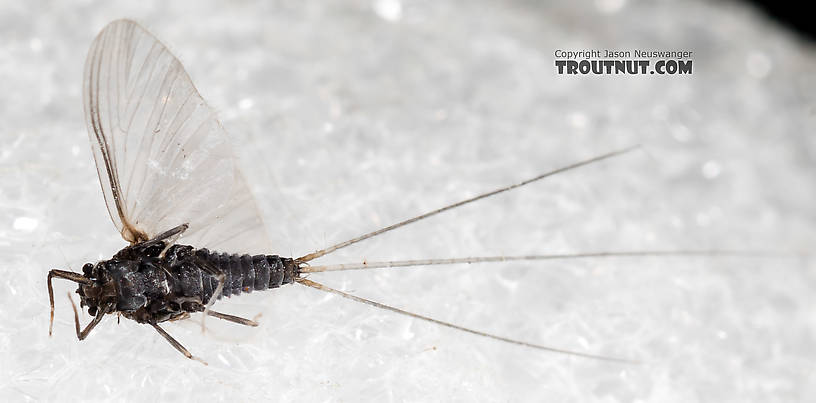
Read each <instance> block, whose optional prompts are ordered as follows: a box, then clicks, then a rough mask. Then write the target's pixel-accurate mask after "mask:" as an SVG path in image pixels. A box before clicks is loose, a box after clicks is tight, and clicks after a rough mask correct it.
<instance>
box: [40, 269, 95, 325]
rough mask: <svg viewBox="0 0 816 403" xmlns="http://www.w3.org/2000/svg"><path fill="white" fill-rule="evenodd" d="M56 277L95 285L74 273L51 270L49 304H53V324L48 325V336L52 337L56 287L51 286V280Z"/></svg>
mask: <svg viewBox="0 0 816 403" xmlns="http://www.w3.org/2000/svg"><path fill="white" fill-rule="evenodd" d="M54 277H56V278H64V279H66V280H71V281H73V282H75V283H79V284H88V285H90V284H93V281H91V280H90V279H88V278H87V277H85V276H83V275H81V274H79V273H74V272H71V271H65V270H56V269H54V270H51V271H49V272H48V302H49V303H50V304H51V322H49V324H48V335H49V336H51V331H52V330H53V328H54V287H53V286H52V285H51V279H53V278H54Z"/></svg>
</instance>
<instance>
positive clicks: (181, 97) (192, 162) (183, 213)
mask: <svg viewBox="0 0 816 403" xmlns="http://www.w3.org/2000/svg"><path fill="white" fill-rule="evenodd" d="M83 95H84V105H85V118H86V122H87V125H88V133H89V135H90V140H91V148H92V150H93V153H94V158H95V160H96V168H97V171H98V174H99V180H100V183H101V185H102V191H103V193H104V196H105V202H106V203H107V207H108V212H109V213H110V216H111V219H112V220H113V223H114V225H115V226H116V227H117V228H118V229H119V231H120V233H121V234H122V237H123V238H124V239H125V240H127V241H129V242H131V243H133V242H139V241H144V240H146V239H149V238H151V237H153V236H154V235H156V234H158V233H161V232H163V231H166V230H168V229H170V228H173V227H175V226H177V225H180V224H183V223H189V225H190V226H189V229H188V230H187V232H185V233H184V234H183V236H182V240H183V242H184V243H189V244H191V245H194V246H197V247H207V248H211V249H216V250H225V251H227V250H228V251H230V252H240V253H262V252H268V248H269V246H270V245H269V241H268V236H267V234H266V230H265V228H264V225H263V221H262V219H261V216H260V214H259V212H258V209H257V206H256V204H255V200H254V198H253V197H252V194H251V193H250V191H249V188H248V186H247V184H246V180H245V179H244V177H243V175H242V174H241V172H240V170H239V169H238V167H237V166H236V163H235V160H234V157H233V154H232V152H231V149H230V144H229V140H228V137H227V133H226V131H225V130H224V128H223V127H222V126H221V124H220V123H219V122H218V120H217V118H216V116H215V114H214V112H213V110H212V109H211V108H210V107H209V106H208V105H207V104H206V103H205V102H204V100H203V99H202V98H201V95H199V93H198V91H197V90H196V88H195V86H193V83H192V81H191V80H190V77H189V76H188V75H187V72H186V71H185V70H184V68H183V67H182V66H181V63H180V62H179V61H178V59H176V57H175V56H173V55H172V54H171V53H170V51H169V50H168V49H167V48H166V47H165V46H164V45H163V44H162V43H161V42H159V40H157V39H156V38H155V37H154V36H153V35H152V34H150V33H149V32H147V31H146V30H145V29H144V28H142V27H141V26H140V25H139V24H137V23H135V22H133V21H129V20H118V21H114V22H112V23H110V24H109V25H108V26H106V27H105V28H104V29H103V30H102V32H100V33H99V35H98V36H97V37H96V39H95V40H94V42H93V44H92V45H91V49H90V51H89V53H88V58H87V60H86V62H85V80H84V94H83ZM180 242H181V241H180Z"/></svg>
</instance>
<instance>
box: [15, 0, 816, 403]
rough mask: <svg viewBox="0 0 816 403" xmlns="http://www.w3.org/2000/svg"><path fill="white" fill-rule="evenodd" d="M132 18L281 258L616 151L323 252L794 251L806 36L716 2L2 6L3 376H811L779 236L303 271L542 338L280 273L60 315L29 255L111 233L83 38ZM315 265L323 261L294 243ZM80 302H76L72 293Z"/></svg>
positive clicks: (72, 385)
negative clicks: (236, 293)
mask: <svg viewBox="0 0 816 403" xmlns="http://www.w3.org/2000/svg"><path fill="white" fill-rule="evenodd" d="M122 17H129V18H134V19H136V20H138V21H140V22H141V23H142V24H143V25H145V26H146V27H147V28H148V29H149V30H151V31H152V32H153V33H154V34H155V35H157V36H158V37H159V38H160V39H161V40H162V41H164V42H165V43H166V44H167V45H168V46H169V47H170V49H171V50H172V51H173V52H174V53H175V54H176V55H177V56H178V57H179V59H180V60H181V61H182V63H183V64H184V66H185V67H186V69H187V71H188V72H189V73H190V75H191V77H192V79H193V81H194V82H195V83H196V86H197V87H198V89H199V91H200V92H201V94H202V95H203V97H204V98H205V99H206V100H207V101H208V102H209V103H210V105H212V106H213V107H214V108H215V109H216V110H217V111H218V114H219V117H220V119H221V121H222V122H223V124H224V126H225V127H226V130H227V131H228V132H229V133H230V134H231V136H232V140H233V141H234V147H235V152H236V154H237V155H238V157H239V159H240V161H241V165H242V167H243V169H244V170H245V172H246V176H247V178H248V181H249V183H250V184H251V186H252V188H253V192H254V193H255V195H256V197H257V198H258V200H259V204H260V205H261V207H262V209H263V211H264V217H265V219H266V224H267V226H268V229H269V231H270V233H271V234H272V238H273V240H274V242H275V245H273V246H274V250H270V253H278V254H281V255H287V256H298V255H302V254H305V253H308V252H310V251H313V250H316V249H319V248H321V247H324V246H328V245H330V244H333V243H335V242H339V241H342V240H345V239H347V238H350V237H353V236H356V235H359V234H362V233H365V232H368V231H370V230H373V229H376V228H379V227H381V226H384V225H388V224H391V223H394V222H396V221H399V220H401V219H405V218H408V217H410V216H412V215H415V214H419V213H422V212H425V211H428V210H431V209H434V208H437V207H440V206H443V205H445V204H447V203H450V202H454V201H457V200H460V199H463V198H467V197H470V196H474V195H476V194H478V193H480V192H484V191H488V190H491V189H493V188H496V187H499V186H502V185H505V184H509V183H512V182H514V181H517V180H521V179H525V178H527V177H531V176H534V175H536V174H538V173H542V172H545V171H547V170H550V169H553V168H556V167H559V166H562V165H565V164H569V163H572V162H576V161H579V160H581V159H584V158H588V157H591V156H594V155H598V154H601V153H604V152H608V151H611V150H614V149H618V148H622V147H626V146H630V145H633V144H642V145H643V149H642V151H638V152H635V153H631V154H629V155H626V156H621V157H618V158H615V159H613V160H609V161H606V162H603V163H600V164H597V165H594V166H589V167H585V168H582V169H580V170H577V171H573V172H570V173H567V174H563V175H559V176H556V177H553V178H549V179H547V180H546V181H543V182H541V183H537V184H534V185H531V186H528V187H524V188H521V189H518V190H514V191H513V192H510V193H507V194H503V195H501V196H497V197H493V198H490V199H486V200H483V201H480V202H479V203H477V204H473V205H470V206H467V207H463V208H461V209H458V210H455V211H451V212H447V213H444V214H442V215H439V216H436V217H434V218H431V219H428V220H426V221H424V222H420V223H417V224H413V225H411V226H409V227H405V228H402V229H400V230H397V231H394V232H392V233H389V234H387V235H383V236H381V237H378V238H376V239H372V240H370V241H366V242H364V243H361V244H358V245H355V246H353V247H350V248H347V249H344V250H342V251H339V252H337V253H336V254H334V255H330V256H326V257H325V258H323V259H321V260H320V262H324V263H343V262H359V261H362V260H363V259H367V260H382V259H409V258H430V257H457V256H472V255H517V254H531V253H567V252H582V251H600V250H650V249H706V248H718V249H740V250H758V249H771V250H788V251H808V250H812V249H813V245H814V240H816V230H815V229H814V228H816V227H815V226H814V224H816V214H814V213H816V208H815V207H814V206H816V186H814V184H816V162H814V161H815V160H816V158H815V157H814V155H816V138H815V137H814V119H816V103H814V98H815V97H816V96H815V94H816V53H814V48H813V45H812V44H811V43H808V42H806V41H805V40H804V39H802V38H801V37H798V36H796V35H795V34H793V33H791V32H789V31H787V30H785V29H784V28H782V27H781V26H779V25H777V24H776V23H773V22H771V21H770V20H768V19H767V17H765V16H764V15H762V14H761V13H759V12H758V11H756V10H754V9H751V8H750V7H748V6H745V5H744V4H742V3H737V2H700V1H691V2H662V1H626V0H618V1H609V0H598V1H588V2H587V1H580V2H572V1H559V2H549V3H544V2H536V1H510V2H500V1H456V2H434V1H401V0H379V1H345V2H321V1H308V2H305V1H275V2H264V1H258V2H252V1H240V2H215V1H183V2H175V1H174V2H159V1H156V2H139V3H138V4H137V3H136V2H128V3H124V2H121V3H117V2H105V3H101V2H100V3H93V2H56V1H54V2H10V1H7V2H3V3H2V4H0V400H2V401H35V400H46V401H49V400H53V401H88V400H96V401H99V400H115V401H202V400H204V401H278V400H279V401H298V402H300V401H345V402H356V401H548V402H561V401H567V402H591V401H602V402H618V401H620V402H695V401H702V402H731V401H733V402H745V401H757V402H775V401H784V402H790V401H812V399H813V398H814V396H816V386H814V385H816V382H815V381H816V379H814V373H816V361H815V360H814V357H815V356H816V354H814V349H816V343H814V337H816V317H814V314H813V311H812V309H813V307H814V303H816V297H814V295H816V293H814V291H816V276H814V263H813V261H812V260H808V259H800V258H770V259H767V258H762V259H760V258H627V259H622V258H617V259H594V260H583V261H552V262H527V263H519V262H513V263H501V264H484V265H463V266H453V267H432V268H417V269H411V270H376V271H361V272H345V273H330V274H329V273H327V274H322V275H318V274H315V275H312V276H311V277H310V278H311V279H313V280H316V281H321V282H324V283H326V284H327V285H329V286H333V287H337V288H340V289H343V290H346V291H349V292H353V293H355V294H357V295H360V296H363V297H366V298H371V299H374V300H377V301H381V302H384V303H388V304H391V305H394V306H397V307H401V308H404V309H407V310H410V311H413V312H417V313H420V314H423V315H428V316H431V317H434V318H438V319H441V320H446V321H451V322H455V323H457V324H459V325H463V326H468V327H472V328H475V329H479V330H484V331H488V332H492V333H496V334H500V335H504V336H508V337H513V338H518V339H521V340H524V341H529V342H535V343H541V344H545V345H550V346H554V347H560V348H567V349H573V350H580V351H587V352H592V353H597V354H605V355H611V356H622V357H627V358H633V359H638V360H642V361H644V364H641V365H621V364H613V363H606V362H599V361H594V360H589V359H583V358H577V357H570V356H564V355H559V354H551V353H545V352H540V351H535V350H531V349H528V348H524V347H519V346H515V345H510V344H506V343H501V342H498V341H495V340H489V339H484V338H480V337H476V336H473V335H469V334H466V333H462V332H458V331H455V330H451V329H447V328H442V327H439V326H435V325H432V324H429V323H425V322H421V321H417V320H412V319H409V318H406V317H401V316H397V315H395V314H393V313H389V312H385V311H380V310H377V309H374V308H372V307H369V306H365V305H361V304H357V303H354V302H352V301H348V300H343V299H340V298H339V297H334V296H331V295H327V294H324V293H321V292H319V291H316V290H312V289H309V288H306V287H302V286H298V285H292V286H287V287H283V288H281V289H278V290H274V291H271V292H265V293H254V294H251V295H246V296H241V297H238V298H231V299H229V300H226V301H221V302H219V303H218V304H217V305H216V307H218V308H219V309H220V310H222V311H225V312H228V313H232V314H237V315H243V316H248V317H252V316H255V315H257V314H262V316H261V318H260V320H261V322H262V323H261V326H260V327H258V328H241V327H238V326H236V325H233V324H230V323H223V322H219V321H217V320H213V319H211V320H209V321H208V326H209V331H208V332H207V333H205V334H202V332H201V330H200V327H199V326H198V322H196V320H198V317H196V318H194V320H193V321H188V322H185V323H173V324H166V326H165V328H166V329H167V331H168V332H170V333H171V334H172V335H174V336H175V337H176V338H177V339H178V340H179V341H181V342H182V343H183V344H184V345H185V346H186V347H188V348H189V349H190V350H191V351H192V352H193V353H194V354H196V355H198V356H200V357H202V358H203V359H205V360H207V361H208V362H209V365H208V366H203V365H201V364H200V363H198V362H195V361H189V360H186V359H184V358H183V357H182V356H181V355H180V354H178V352H176V351H175V350H173V349H172V348H171V346H170V345H169V344H167V343H166V342H165V341H164V340H163V339H162V338H160V337H159V336H158V335H157V334H156V333H155V332H154V331H153V330H152V329H150V328H149V327H146V326H143V325H138V324H136V323H133V322H130V321H127V320H123V321H122V322H121V323H119V324H117V321H116V318H115V317H109V318H107V319H106V320H105V321H103V322H102V323H101V324H100V325H99V326H98V328H97V329H96V330H94V331H93V333H92V334H91V335H90V337H89V338H88V339H87V340H85V341H83V342H78V341H77V340H76V337H75V336H74V330H73V319H72V314H71V308H70V305H69V304H68V300H67V297H66V293H67V292H72V291H74V290H75V288H76V287H75V286H74V285H72V284H70V283H67V282H57V283H55V289H56V300H57V303H56V309H57V311H56V321H55V325H54V335H53V337H50V338H49V337H48V298H47V292H46V283H45V279H46V273H47V271H48V270H49V269H52V268H61V269H71V270H75V271H79V270H80V268H81V266H82V264H83V263H85V262H92V261H97V260H99V259H106V258H109V257H110V256H111V255H112V254H114V253H115V252H116V251H117V250H118V249H119V248H121V247H123V246H124V245H125V243H124V242H123V241H122V239H121V238H119V237H118V235H117V233H116V231H115V229H114V227H113V225H112V224H111V223H110V219H109V217H108V216H107V211H106V210H105V206H104V204H103V203H104V202H103V199H102V193H101V191H100V189H99V183H98V180H97V178H96V170H95V169H94V165H93V159H92V156H91V153H90V148H89V145H88V138H87V133H86V129H85V122H84V119H83V114H82V100H81V83H82V68H83V63H84V59H85V55H86V52H87V49H88V46H89V45H90V43H91V40H92V39H93V37H94V36H95V35H96V34H97V32H98V31H99V30H100V29H101V28H102V27H103V26H104V25H105V24H107V23H108V22H110V21H112V20H114V19H117V18H122ZM607 48H609V49H636V48H637V49H647V50H650V49H656V50H691V51H693V52H694V55H693V60H694V73H693V75H690V76H663V77H660V76H656V75H655V76H599V77H587V76H580V77H574V76H573V77H568V76H559V75H556V74H555V68H554V65H553V61H554V58H553V52H554V51H555V50H556V49H566V50H575V49H607ZM315 263H316V264H317V263H319V262H315ZM81 319H82V321H83V323H87V321H88V320H89V319H90V317H89V316H88V314H87V312H86V313H84V314H83V316H82V318H81Z"/></svg>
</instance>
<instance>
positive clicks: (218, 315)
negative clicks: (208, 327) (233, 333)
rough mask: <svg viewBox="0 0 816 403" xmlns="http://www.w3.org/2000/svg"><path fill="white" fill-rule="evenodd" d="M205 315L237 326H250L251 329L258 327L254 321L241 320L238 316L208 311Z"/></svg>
mask: <svg viewBox="0 0 816 403" xmlns="http://www.w3.org/2000/svg"><path fill="white" fill-rule="evenodd" d="M207 315H210V316H213V317H216V318H218V319H224V320H228V321H230V322H233V323H237V324H239V325H244V326H252V327H255V326H258V322H255V321H254V320H250V319H245V318H242V317H240V316H233V315H228V314H226V313H221V312H216V311H209V310H208V311H207Z"/></svg>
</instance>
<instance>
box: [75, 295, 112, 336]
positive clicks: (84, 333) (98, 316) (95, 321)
mask: <svg viewBox="0 0 816 403" xmlns="http://www.w3.org/2000/svg"><path fill="white" fill-rule="evenodd" d="M68 300H69V301H71V308H73V309H74V328H75V329H76V335H77V338H78V339H79V341H82V340H85V338H86V337H88V334H89V333H91V330H93V328H95V327H96V325H98V324H99V322H101V321H102V317H103V316H105V314H106V313H107V312H108V308H109V306H105V307H104V308H103V309H100V310H99V311H97V312H96V316H94V318H93V320H92V321H91V323H88V326H85V329H83V330H82V331H81V332H80V331H79V312H77V307H76V304H74V299H73V298H71V293H70V292H69V293H68Z"/></svg>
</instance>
